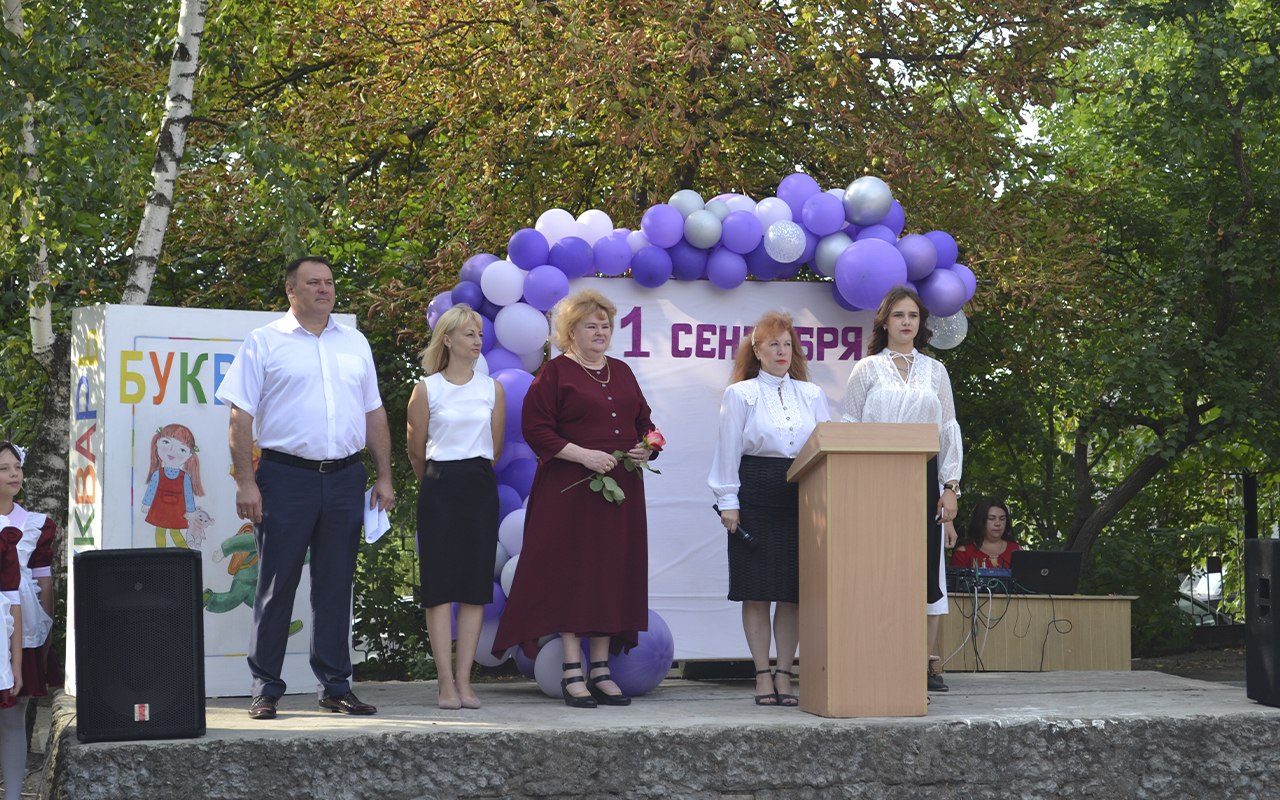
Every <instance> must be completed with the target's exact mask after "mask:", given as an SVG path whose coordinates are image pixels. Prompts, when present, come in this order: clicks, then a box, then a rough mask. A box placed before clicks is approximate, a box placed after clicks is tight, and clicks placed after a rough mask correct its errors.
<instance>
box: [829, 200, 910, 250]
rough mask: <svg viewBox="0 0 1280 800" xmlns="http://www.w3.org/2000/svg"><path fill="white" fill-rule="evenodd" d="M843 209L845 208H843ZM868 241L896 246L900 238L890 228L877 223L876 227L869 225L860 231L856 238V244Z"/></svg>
mask: <svg viewBox="0 0 1280 800" xmlns="http://www.w3.org/2000/svg"><path fill="white" fill-rule="evenodd" d="M841 208H844V206H841ZM866 239H879V240H880V241H882V242H888V243H889V244H896V243H897V241H898V237H897V236H896V235H894V233H893V231H892V230H891V229H890V228H889V226H887V225H881V224H879V223H876V224H875V225H868V226H867V227H865V228H863V229H862V230H860V231H858V235H857V236H856V237H854V241H855V242H861V241H864V240H866Z"/></svg>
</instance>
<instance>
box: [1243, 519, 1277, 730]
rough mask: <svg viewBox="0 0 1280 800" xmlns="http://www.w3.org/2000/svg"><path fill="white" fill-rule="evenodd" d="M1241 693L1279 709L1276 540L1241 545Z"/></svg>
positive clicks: (1251, 541) (1253, 541) (1262, 540)
mask: <svg viewBox="0 0 1280 800" xmlns="http://www.w3.org/2000/svg"><path fill="white" fill-rule="evenodd" d="M1244 592H1245V594H1244V624H1245V629H1244V644H1245V672H1244V677H1245V694H1246V695H1248V697H1249V699H1250V700H1257V701H1258V702H1259V703H1262V704H1263V705H1268V706H1280V635H1278V634H1277V631H1276V624H1277V620H1276V615H1277V614H1280V605H1277V602H1276V601H1278V600H1280V539H1245V542H1244Z"/></svg>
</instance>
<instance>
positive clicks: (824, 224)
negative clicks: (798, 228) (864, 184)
mask: <svg viewBox="0 0 1280 800" xmlns="http://www.w3.org/2000/svg"><path fill="white" fill-rule="evenodd" d="M814 185H817V184H814ZM798 219H799V220H800V221H801V222H802V223H803V224H804V227H805V229H806V230H810V231H813V232H814V233H816V234H817V235H818V236H826V235H828V234H832V233H835V232H836V231H838V230H840V229H841V228H843V227H844V203H842V202H840V200H839V198H837V197H836V196H835V195H833V194H827V193H826V192H818V193H817V194H814V195H810V196H809V198H808V199H807V200H805V201H804V206H802V207H801V211H800V217H798Z"/></svg>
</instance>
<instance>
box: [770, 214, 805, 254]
mask: <svg viewBox="0 0 1280 800" xmlns="http://www.w3.org/2000/svg"><path fill="white" fill-rule="evenodd" d="M805 244H806V241H805V237H804V228H801V227H800V226H799V225H797V224H795V223H794V222H788V221H787V220H781V219H780V220H778V221H777V222H775V223H773V224H772V225H770V226H769V230H767V231H765V232H764V251H765V252H766V253H768V254H769V258H772V259H773V260H774V261H777V262H779V263H781V264H790V263H791V262H793V261H795V260H796V259H797V258H799V257H800V256H802V255H803V254H804V246H805Z"/></svg>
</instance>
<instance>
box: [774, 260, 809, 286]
mask: <svg viewBox="0 0 1280 800" xmlns="http://www.w3.org/2000/svg"><path fill="white" fill-rule="evenodd" d="M804 266H805V265H804V264H802V263H800V262H799V261H792V262H791V263H790V264H783V265H782V272H779V273H778V277H776V278H774V280H775V281H789V280H791V279H792V278H794V277H795V276H797V275H799V274H800V271H801V270H803V269H804ZM810 271H812V270H810ZM815 274H816V273H815Z"/></svg>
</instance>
